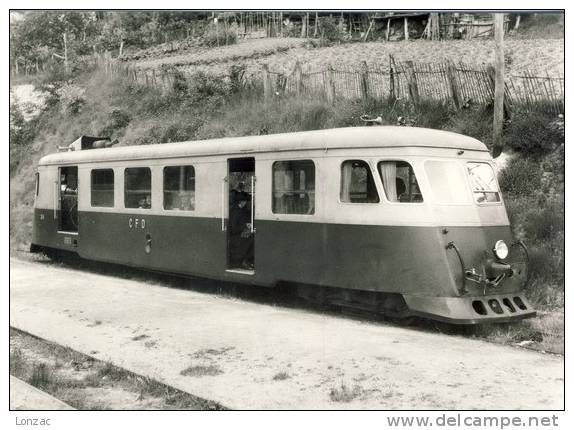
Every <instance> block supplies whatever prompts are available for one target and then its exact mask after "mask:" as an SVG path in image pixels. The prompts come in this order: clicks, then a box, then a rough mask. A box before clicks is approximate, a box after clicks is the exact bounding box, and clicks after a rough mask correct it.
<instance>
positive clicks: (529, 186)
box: [498, 155, 542, 195]
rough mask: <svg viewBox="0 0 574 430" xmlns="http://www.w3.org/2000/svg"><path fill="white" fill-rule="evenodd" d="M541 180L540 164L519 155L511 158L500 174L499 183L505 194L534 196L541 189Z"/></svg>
mask: <svg viewBox="0 0 574 430" xmlns="http://www.w3.org/2000/svg"><path fill="white" fill-rule="evenodd" d="M541 178H542V170H541V168H540V164H539V163H537V162H536V161H534V160H532V159H530V158H525V157H521V156H519V155H517V156H514V157H513V158H511V159H510V161H509V162H508V164H507V165H506V167H505V168H504V169H503V170H502V172H500V175H499V176H498V182H499V184H500V188H501V189H502V191H503V192H507V193H514V194H520V195H526V194H532V195H534V194H535V193H536V192H537V190H539V189H540V184H541Z"/></svg>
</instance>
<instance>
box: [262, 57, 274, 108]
mask: <svg viewBox="0 0 574 430" xmlns="http://www.w3.org/2000/svg"><path fill="white" fill-rule="evenodd" d="M272 96H273V86H272V83H271V75H270V74H269V66H268V65H267V64H263V97H264V98H265V99H270V98H271V97H272Z"/></svg>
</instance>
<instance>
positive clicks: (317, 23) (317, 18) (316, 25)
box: [313, 12, 319, 37]
mask: <svg viewBox="0 0 574 430" xmlns="http://www.w3.org/2000/svg"><path fill="white" fill-rule="evenodd" d="M318 26H319V12H315V32H314V33H313V37H317V31H318V29H319V27H318Z"/></svg>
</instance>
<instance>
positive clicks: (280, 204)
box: [273, 160, 315, 215]
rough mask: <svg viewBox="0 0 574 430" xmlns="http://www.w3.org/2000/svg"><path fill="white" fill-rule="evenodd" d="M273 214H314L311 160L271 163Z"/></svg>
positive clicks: (312, 167) (313, 185)
mask: <svg viewBox="0 0 574 430" xmlns="http://www.w3.org/2000/svg"><path fill="white" fill-rule="evenodd" d="M273 213H276V214H299V215H305V214H307V215H311V214H314V213H315V165H314V164H313V162H312V161H311V160H294V161H276V162H275V163H273Z"/></svg>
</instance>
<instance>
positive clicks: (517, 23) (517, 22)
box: [514, 14, 520, 31]
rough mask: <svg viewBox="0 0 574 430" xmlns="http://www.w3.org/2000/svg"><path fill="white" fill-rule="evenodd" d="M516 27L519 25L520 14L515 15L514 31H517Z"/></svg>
mask: <svg viewBox="0 0 574 430" xmlns="http://www.w3.org/2000/svg"><path fill="white" fill-rule="evenodd" d="M518 27H520V14H518V15H516V22H515V23H514V31H517V30H518Z"/></svg>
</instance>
